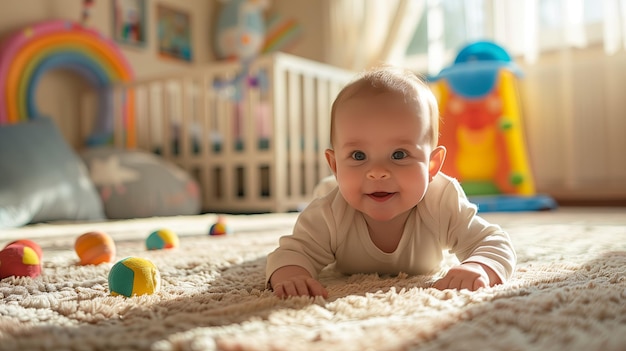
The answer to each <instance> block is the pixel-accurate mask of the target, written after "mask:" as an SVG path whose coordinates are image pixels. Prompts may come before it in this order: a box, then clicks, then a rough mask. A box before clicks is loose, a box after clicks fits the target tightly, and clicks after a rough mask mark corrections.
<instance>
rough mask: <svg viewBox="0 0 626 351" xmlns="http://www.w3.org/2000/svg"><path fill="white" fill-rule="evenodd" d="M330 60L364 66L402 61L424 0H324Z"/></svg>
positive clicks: (327, 53)
mask: <svg viewBox="0 0 626 351" xmlns="http://www.w3.org/2000/svg"><path fill="white" fill-rule="evenodd" d="M324 1H325V9H326V14H327V19H328V20H327V21H326V22H327V23H326V26H325V28H324V29H325V33H324V39H325V43H326V48H327V49H326V50H327V52H326V61H327V63H330V64H332V65H335V66H338V67H342V68H347V69H352V70H362V69H365V68H368V67H370V66H373V65H378V64H381V63H391V64H393V63H396V64H398V63H401V62H402V60H403V58H404V53H405V52H406V48H407V46H408V44H409V42H410V40H411V38H412V37H413V33H414V32H415V29H416V28H417V25H418V21H419V19H420V18H421V14H422V11H424V5H425V2H424V1H422V0H324Z"/></svg>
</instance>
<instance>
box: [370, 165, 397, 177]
mask: <svg viewBox="0 0 626 351" xmlns="http://www.w3.org/2000/svg"><path fill="white" fill-rule="evenodd" d="M389 177H391V173H389V170H387V169H386V168H384V167H381V166H374V167H372V168H371V169H370V170H369V171H368V172H367V178H368V179H370V180H380V179H387V178H389Z"/></svg>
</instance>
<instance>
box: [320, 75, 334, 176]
mask: <svg viewBox="0 0 626 351" xmlns="http://www.w3.org/2000/svg"><path fill="white" fill-rule="evenodd" d="M316 88H317V92H316V97H317V115H318V118H317V119H316V123H317V132H318V135H317V140H318V143H319V146H318V147H319V149H320V152H318V155H317V157H318V159H317V163H318V165H319V167H318V169H317V182H319V181H320V180H321V179H322V178H324V177H326V176H327V175H329V174H330V171H329V168H328V166H327V161H326V156H325V155H324V152H321V151H322V150H324V149H326V148H330V136H329V135H330V98H331V97H330V95H331V93H330V91H329V82H328V80H322V79H319V80H318V82H317V86H316Z"/></svg>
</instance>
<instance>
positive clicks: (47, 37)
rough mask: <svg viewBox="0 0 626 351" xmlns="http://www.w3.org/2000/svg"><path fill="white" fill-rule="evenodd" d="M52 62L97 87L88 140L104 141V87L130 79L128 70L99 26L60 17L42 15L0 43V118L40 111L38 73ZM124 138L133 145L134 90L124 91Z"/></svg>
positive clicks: (107, 122)
mask: <svg viewBox="0 0 626 351" xmlns="http://www.w3.org/2000/svg"><path fill="white" fill-rule="evenodd" d="M57 68H65V69H70V70H72V71H74V72H77V73H78V74H80V75H81V76H83V77H85V78H86V79H88V80H89V81H90V82H91V83H92V84H93V86H94V87H95V88H96V89H97V90H98V91H99V92H100V96H99V106H98V116H97V120H96V123H94V130H93V133H92V136H91V137H90V140H89V141H88V142H89V143H91V144H99V143H104V142H108V141H109V140H110V137H111V135H112V132H113V116H112V115H111V110H112V109H111V103H112V94H111V93H110V92H109V93H107V92H106V89H104V88H106V87H108V86H110V85H111V84H113V83H116V82H130V81H132V80H133V78H134V74H133V70H132V68H131V66H130V64H129V63H128V61H127V60H126V58H125V57H124V55H123V54H122V52H121V51H120V50H119V48H118V47H117V46H116V45H115V43H114V42H113V41H112V40H110V39H108V38H105V37H104V36H103V35H101V34H100V33H99V32H97V31H95V30H93V29H90V28H86V27H83V26H82V25H80V24H78V23H75V22H72V21H64V20H55V21H46V22H42V23H38V24H35V25H32V26H29V27H26V28H24V29H22V30H20V31H18V32H16V33H14V34H12V35H10V36H9V37H8V38H7V39H6V40H5V41H4V42H3V45H2V47H1V49H0V124H5V123H16V122H19V121H24V120H27V119H33V118H38V117H41V116H42V114H41V113H40V112H39V111H38V109H37V105H36V102H35V91H36V88H37V85H38V83H39V81H40V79H41V77H42V76H43V75H44V74H45V73H46V72H48V71H50V70H52V69H57ZM124 104H125V105H124V112H123V119H124V124H125V128H126V132H127V133H126V134H127V135H126V144H127V145H128V146H131V147H132V146H135V140H134V138H135V130H134V128H135V125H134V116H133V111H134V106H133V104H134V95H133V92H132V91H128V92H127V94H126V95H125V96H124Z"/></svg>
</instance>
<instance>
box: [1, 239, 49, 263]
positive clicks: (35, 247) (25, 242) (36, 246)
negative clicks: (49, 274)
mask: <svg viewBox="0 0 626 351" xmlns="http://www.w3.org/2000/svg"><path fill="white" fill-rule="evenodd" d="M13 244H20V245H24V246H28V247H30V248H31V249H33V250H35V252H36V253H37V256H39V260H40V261H41V259H42V258H43V251H42V250H41V246H39V244H37V243H36V242H34V241H32V240H28V239H19V240H15V241H12V242H10V243H8V244H7V245H6V246H5V248H6V247H9V246H11V245H13Z"/></svg>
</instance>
